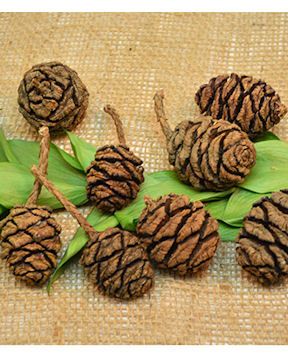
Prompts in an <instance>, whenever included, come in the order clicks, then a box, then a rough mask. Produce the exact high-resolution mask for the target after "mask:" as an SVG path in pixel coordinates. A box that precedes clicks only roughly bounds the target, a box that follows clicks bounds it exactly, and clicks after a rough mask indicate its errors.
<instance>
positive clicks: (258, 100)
mask: <svg viewBox="0 0 288 359" xmlns="http://www.w3.org/2000/svg"><path fill="white" fill-rule="evenodd" d="M195 100H196V103H197V105H198V106H199V108H200V111H201V113H203V114H205V115H210V116H212V117H213V118H214V119H223V120H226V121H229V122H231V123H236V124H237V125H238V126H239V127H240V128H241V129H242V130H243V131H245V132H247V133H248V135H249V136H250V137H255V136H257V135H259V134H261V133H263V132H265V131H268V130H269V129H270V128H271V127H273V126H274V125H276V124H277V123H278V122H279V121H280V120H281V118H282V117H283V116H284V115H285V114H286V112H287V108H286V106H284V105H283V104H282V103H281V101H280V97H279V95H278V94H276V92H275V90H273V88H272V87H271V86H269V85H267V84H266V82H264V81H261V80H256V79H254V78H253V77H250V76H238V75H237V74H234V73H233V74H231V75H222V76H217V77H214V78H212V79H211V80H210V81H209V83H208V84H205V85H203V86H201V87H200V89H199V90H198V91H197V93H196V95H195Z"/></svg>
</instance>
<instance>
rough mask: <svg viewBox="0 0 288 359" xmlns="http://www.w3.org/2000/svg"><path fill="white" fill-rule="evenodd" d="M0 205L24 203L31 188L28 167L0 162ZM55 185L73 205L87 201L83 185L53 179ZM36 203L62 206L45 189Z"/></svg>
mask: <svg viewBox="0 0 288 359" xmlns="http://www.w3.org/2000/svg"><path fill="white" fill-rule="evenodd" d="M0 173H2V174H5V175H2V176H1V177H0V205H1V206H3V207H5V208H11V207H14V206H15V205H19V204H25V203H26V201H27V198H28V196H29V194H30V192H31V190H32V187H33V183H34V176H33V175H32V173H31V172H30V170H29V169H28V168H26V167H25V166H23V165H22V164H20V163H18V164H16V163H9V162H0ZM54 183H55V186H56V187H57V188H58V189H59V190H60V191H61V192H62V193H63V194H64V195H65V196H66V197H67V198H68V199H69V200H70V201H71V202H73V203H74V204H75V205H80V204H84V203H86V202H87V196H86V191H85V187H84V186H83V185H82V186H79V185H74V184H70V185H69V184H67V183H65V182H58V181H55V182H54ZM38 203H39V204H40V205H41V204H42V205H48V206H50V207H51V208H52V209H55V208H62V207H63V206H62V205H61V204H60V203H59V202H58V201H57V200H56V199H55V198H54V196H53V195H52V194H51V193H49V192H48V191H47V190H46V189H43V192H41V195H40V198H39V201H38Z"/></svg>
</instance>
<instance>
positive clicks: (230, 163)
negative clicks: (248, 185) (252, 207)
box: [168, 118, 256, 191]
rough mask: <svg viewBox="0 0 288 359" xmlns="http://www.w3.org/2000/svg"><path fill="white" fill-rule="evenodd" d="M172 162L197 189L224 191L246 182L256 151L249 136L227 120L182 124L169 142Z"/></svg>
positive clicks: (207, 120)
mask: <svg viewBox="0 0 288 359" xmlns="http://www.w3.org/2000/svg"><path fill="white" fill-rule="evenodd" d="M168 152H169V162H170V164H171V165H173V166H174V167H175V170H176V172H177V174H178V176H179V178H180V179H181V180H182V181H183V182H187V183H190V184H191V185H192V186H193V187H195V188H197V189H211V190H216V191H222V190H225V189H228V188H231V187H234V186H235V185H237V184H239V183H241V182H243V181H244V179H245V176H247V175H248V173H249V172H250V169H251V168H252V167H253V166H254V164H255V159H256V151H255V148H254V145H253V143H252V142H251V141H250V140H249V138H248V136H247V134H246V133H245V132H243V131H241V130H240V128H239V127H238V126H237V125H235V124H231V123H229V122H227V121H223V120H219V121H213V120H211V119H206V118H204V120H203V121H199V122H195V123H194V122H190V121H183V122H181V123H180V124H179V125H178V126H177V127H176V128H175V130H174V131H173V132H172V135H171V137H170V138H169V140H168Z"/></svg>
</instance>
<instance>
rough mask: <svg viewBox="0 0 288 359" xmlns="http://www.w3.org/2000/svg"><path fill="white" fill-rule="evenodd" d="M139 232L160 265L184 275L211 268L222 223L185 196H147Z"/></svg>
mask: <svg viewBox="0 0 288 359" xmlns="http://www.w3.org/2000/svg"><path fill="white" fill-rule="evenodd" d="M136 231H137V235H138V236H139V238H140V240H141V241H142V242H143V243H144V244H145V245H146V247H147V252H148V255H149V258H150V259H151V260H152V261H153V262H154V263H156V264H157V266H158V267H159V268H164V269H170V270H173V271H175V272H177V273H179V274H181V275H184V274H187V273H193V272H197V271H198V270H200V269H205V268H207V267H208V266H209V263H210V261H211V259H212V258H213V256H214V254H215V252H216V249H217V245H218V243H219V234H218V222H217V221H216V220H215V219H214V218H212V217H211V216H210V214H209V213H208V212H207V211H206V210H205V209H204V206H203V204H202V203H201V202H190V201H189V198H188V197H187V196H183V195H175V194H170V195H167V196H163V197H160V198H159V199H158V200H156V201H153V200H151V199H146V208H145V209H144V210H143V212H142V214H141V216H140V218H139V222H138V224H137V228H136Z"/></svg>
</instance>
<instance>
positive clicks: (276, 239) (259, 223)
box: [236, 189, 288, 284]
mask: <svg viewBox="0 0 288 359" xmlns="http://www.w3.org/2000/svg"><path fill="white" fill-rule="evenodd" d="M237 243H238V246H237V249H236V253H237V261H238V263H239V264H240V266H242V268H243V269H244V270H246V271H247V272H249V273H250V274H252V275H254V276H255V277H257V279H258V280H259V281H260V282H261V283H263V284H273V283H276V282H277V281H279V280H280V279H281V278H282V277H283V276H284V275H287V274H288V189H286V190H282V191H280V192H274V193H272V195H271V198H268V197H264V198H262V199H261V200H260V201H258V202H256V203H255V204H254V205H253V207H252V209H251V211H250V212H249V214H248V215H247V216H246V217H245V218H244V222H243V228H242V229H241V231H240V234H239V238H238V241H237Z"/></svg>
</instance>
